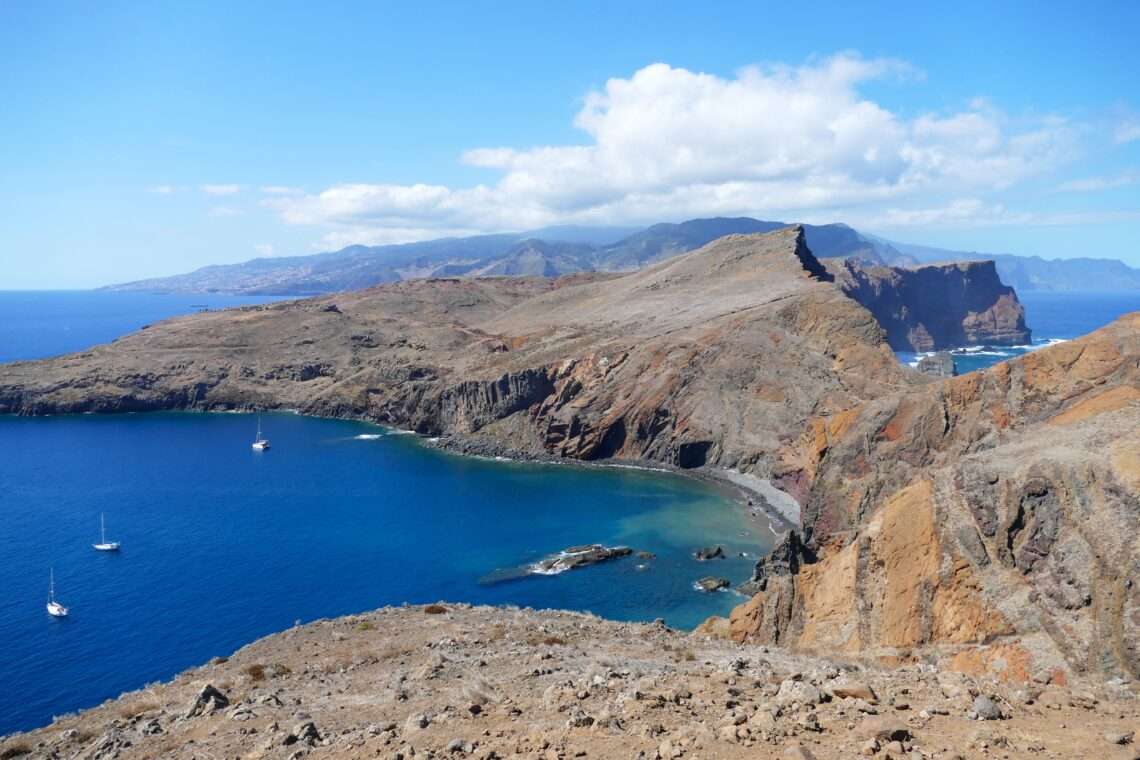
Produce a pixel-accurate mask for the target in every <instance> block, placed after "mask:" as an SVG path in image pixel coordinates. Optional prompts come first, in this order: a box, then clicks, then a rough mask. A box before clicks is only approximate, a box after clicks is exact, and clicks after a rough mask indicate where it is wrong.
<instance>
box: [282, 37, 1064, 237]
mask: <svg viewBox="0 0 1140 760" xmlns="http://www.w3.org/2000/svg"><path fill="white" fill-rule="evenodd" d="M884 78H891V79H903V80H918V79H921V74H920V73H919V72H916V71H915V70H914V69H913V68H912V67H910V66H908V65H907V64H906V63H903V62H900V61H895V60H889V59H874V60H868V59H864V58H861V57H859V56H858V55H854V54H841V55H837V56H834V57H831V58H827V59H823V60H819V61H814V62H811V63H809V64H806V65H803V66H796V67H792V66H765V67H749V68H745V69H742V70H741V71H739V72H738V73H737V74H736V75H735V76H733V77H721V76H716V75H712V74H706V73H700V72H694V71H689V70H687V69H684V68H676V67H672V66H669V65H666V64H663V63H657V64H653V65H650V66H646V67H645V68H642V69H640V70H639V71H637V72H635V73H634V74H633V75H632V76H631V77H629V78H615V79H611V80H609V81H608V82H606V84H605V86H604V87H603V88H602V89H600V90H598V91H595V92H590V93H588V94H587V95H586V97H585V100H584V103H583V106H582V108H581V110H580V111H579V113H578V114H577V116H576V118H575V120H574V125H575V126H576V127H577V128H578V129H579V130H581V132H582V133H583V136H584V137H585V140H584V141H583V144H580V145H549V146H539V147H532V148H515V147H505V146H500V147H484V148H475V149H472V150H469V151H467V152H465V153H464V154H463V155H462V157H461V158H462V161H463V162H464V163H466V164H468V165H471V166H476V167H481V168H484V169H490V170H493V171H496V172H498V173H499V176H498V178H497V180H496V181H495V182H494V183H492V184H484V185H477V186H474V187H462V188H454V187H448V186H445V185H436V184H414V185H398V184H344V185H336V186H333V187H330V188H327V189H325V190H323V191H321V192H319V193H315V194H303V195H297V196H294V197H280V198H273V199H270V200H269V201H267V202H268V203H270V204H272V205H274V206H275V207H276V208H278V209H279V210H280V212H281V214H282V216H283V218H284V219H285V220H286V221H287V222H290V223H293V224H309V225H319V226H322V227H324V228H326V229H328V230H329V240H330V242H331V241H333V240H334V239H339V240H343V239H344V235H345V234H352V235H360V236H362V237H360V238H357V239H358V240H365V239H367V240H372V241H375V240H377V239H385V240H389V241H390V240H391V239H392V238H394V237H398V238H399V239H405V240H407V239H415V238H418V237H434V236H439V235H440V234H444V233H445V232H453V231H457V230H464V231H492V230H503V229H525V228H528V227H536V226H542V225H546V224H554V223H577V224H597V223H632V222H651V221H660V220H662V219H670V218H674V219H676V218H685V217H692V216H699V215H714V214H751V215H758V216H767V217H779V216H783V217H786V218H805V217H806V216H807V215H808V214H809V213H810V212H812V211H813V210H814V211H820V210H826V211H827V212H828V213H831V214H832V217H833V219H834V218H842V217H843V215H844V212H845V211H851V212H852V213H854V211H857V210H858V209H860V208H861V207H864V206H866V205H867V204H888V203H892V202H899V201H902V200H906V199H914V198H922V197H931V196H934V195H937V194H941V195H943V196H949V197H951V198H952V197H955V196H961V194H963V193H975V192H987V191H991V192H992V191H998V190H1002V189H1004V188H1008V187H1010V186H1012V185H1015V184H1017V183H1020V182H1024V181H1025V180H1027V179H1029V178H1032V177H1035V176H1038V175H1041V174H1043V173H1046V172H1049V171H1051V170H1052V169H1054V168H1055V167H1057V166H1058V165H1061V164H1063V163H1065V162H1066V161H1068V160H1070V159H1071V158H1072V157H1073V155H1074V154H1075V152H1076V131H1077V130H1076V129H1074V128H1073V127H1072V126H1071V125H1069V124H1068V123H1067V122H1066V121H1065V120H1063V119H1060V118H1057V117H1044V118H1037V119H1035V120H1032V121H1016V120H1014V119H1011V118H1010V117H1008V116H1007V115H1005V114H1003V113H1002V112H1001V111H1000V110H998V109H997V108H995V107H994V106H993V105H991V104H990V103H988V102H986V101H982V100H977V101H973V102H971V103H968V104H966V105H965V106H964V107H963V108H962V109H961V110H959V111H957V112H952V113H927V114H922V115H918V116H915V117H909V118H908V117H906V116H904V115H902V114H899V113H896V112H894V111H892V110H890V109H888V108H886V107H885V106H883V105H881V104H879V103H877V102H875V101H873V100H871V99H869V98H867V97H865V96H864V95H863V94H862V93H861V88H863V87H864V86H865V85H866V84H868V83H869V82H872V81H874V80H881V79H884ZM880 207H881V206H880ZM950 208H951V209H953V208H954V205H953V204H950ZM958 208H959V209H960V211H961V212H962V213H965V212H967V211H969V208H968V207H966V206H959V207H958ZM974 210H975V211H980V209H978V208H976V207H975V208H974Z"/></svg>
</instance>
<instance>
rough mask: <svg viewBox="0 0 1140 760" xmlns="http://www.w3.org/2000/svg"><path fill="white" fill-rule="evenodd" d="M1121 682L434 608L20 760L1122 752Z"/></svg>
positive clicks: (216, 664)
mask: <svg viewBox="0 0 1140 760" xmlns="http://www.w3.org/2000/svg"><path fill="white" fill-rule="evenodd" d="M1138 728H1140V702H1137V700H1136V699H1135V698H1133V696H1132V693H1131V691H1130V689H1129V686H1126V685H1123V684H1120V683H1110V684H1083V683H1073V684H1069V685H1067V686H1057V685H1048V684H1041V683H1028V684H1019V685H1016V686H1011V685H1007V684H1002V683H998V682H996V681H992V680H988V679H981V678H973V677H969V676H965V675H962V674H960V673H953V672H946V671H942V670H939V669H938V668H936V667H934V666H931V665H924V664H915V665H910V666H907V667H903V668H896V669H889V670H888V669H883V668H881V667H878V666H875V665H870V664H867V663H864V662H860V661H859V660H856V659H846V658H842V657H831V658H809V657H804V656H801V655H796V654H793V653H790V652H788V651H785V650H782V649H777V648H770V647H764V646H755V645H738V644H733V643H729V642H726V641H724V640H723V639H721V638H717V637H715V636H713V637H710V636H709V635H707V632H706V631H697V632H696V633H694V634H686V633H682V632H677V631H672V630H669V629H667V628H665V627H664V626H661V625H657V624H627V623H615V622H608V621H604V620H600V619H598V618H594V617H591V616H588V615H582V614H575V613H566V612H535V611H530V610H519V609H514V608H492V607H475V608H472V607H467V606H463V605H451V604H437V605H428V606H426V607H405V608H388V609H382V610H379V611H376V612H372V613H368V614H365V615H358V616H352V617H345V618H340V619H337V620H325V621H318V622H315V623H312V624H309V625H305V626H301V627H296V628H293V629H290V630H288V631H285V632H283V633H280V634H277V635H274V636H270V637H268V638H265V639H262V640H260V641H257V642H254V643H253V644H250V645H248V646H246V647H243V648H242V649H241V650H239V651H238V652H236V653H234V654H232V655H231V656H229V657H228V658H227V657H218V658H216V659H215V660H214V661H213V662H211V663H210V664H207V665H204V666H202V667H200V668H196V669H193V670H189V671H187V672H185V673H183V674H182V675H180V676H178V677H177V678H175V679H174V680H173V681H171V682H170V683H167V684H157V685H153V686H150V687H148V688H146V689H143V690H140V691H137V692H133V693H130V694H126V695H124V696H122V697H121V698H119V699H117V700H113V701H110V702H107V703H105V704H103V705H102V706H100V707H97V708H95V709H92V710H88V711H85V712H83V713H81V714H78V715H70V716H63V717H60V718H57V719H56V721H55V722H54V723H53V724H52V725H50V726H48V727H46V728H43V729H40V730H37V731H32V732H30V733H27V734H22V735H14V736H10V737H8V738H7V739H4V740H0V757H3V758H13V757H37V758H84V759H87V760H101V759H102V758H122V759H124V760H126V759H128V758H158V757H162V758H217V759H219V760H220V759H221V758H303V757H312V758H364V757H379V758H385V759H387V760H391V759H393V758H403V759H404V760H411V759H412V758H420V759H422V758H464V757H471V758H541V759H542V760H546V759H549V760H557V759H566V758H654V759H656V758H693V759H696V758H710V759H711V758H793V759H795V760H805V759H807V758H819V760H829V759H831V758H855V757H877V758H909V759H912V760H917V759H918V758H945V759H947V760H949V759H950V758H984V757H993V758H1012V757H1017V758H1021V757H1029V758H1087V757H1097V758H1104V759H1105V760H1113V759H1114V758H1121V759H1124V758H1136V757H1138V756H1140V755H1138V754H1137V745H1136V744H1134V743H1133V742H1134V737H1135V732H1136V730H1137V729H1138Z"/></svg>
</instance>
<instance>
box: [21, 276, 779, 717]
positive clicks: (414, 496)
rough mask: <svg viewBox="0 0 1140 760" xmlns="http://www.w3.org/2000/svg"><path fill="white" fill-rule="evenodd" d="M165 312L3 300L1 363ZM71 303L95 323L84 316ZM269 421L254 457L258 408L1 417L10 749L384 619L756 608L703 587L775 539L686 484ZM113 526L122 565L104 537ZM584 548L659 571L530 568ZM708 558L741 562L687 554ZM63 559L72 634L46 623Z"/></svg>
mask: <svg viewBox="0 0 1140 760" xmlns="http://www.w3.org/2000/svg"><path fill="white" fill-rule="evenodd" d="M120 297H122V299H123V300H122V302H120V303H118V304H116V301H118V300H119V298H120ZM154 298H156V297H150V298H148V299H138V300H136V296H135V294H107V293H99V294H93V298H92V301H91V302H86V301H85V300H84V299H83V298H81V297H80V296H79V295H77V294H75V293H66V294H50V295H41V296H40V297H39V298H31V297H29V296H28V295H27V294H20V295H19V296H17V297H16V298H12V297H11V295H10V294H0V314H3V315H4V317H3V318H2V319H0V324H2V325H3V327H2V328H0V329H2V333H0V334H2V335H3V336H4V339H6V338H8V337H9V336H12V335H16V336H20V339H19V342H18V343H15V344H14V343H7V344H0V345H2V349H0V353H3V355H4V356H6V357H7V358H10V359H12V358H32V357H33V356H35V355H37V354H50V353H58V352H59V351H61V350H76V349H80V348H85V347H87V346H89V345H92V344H94V343H97V342H99V341H103V340H108V339H110V338H113V337H114V332H113V330H114V328H112V327H111V325H113V324H118V325H122V326H125V328H126V329H128V330H129V329H133V328H135V327H138V326H141V325H142V324H145V323H147V322H150V321H153V320H155V319H157V318H160V317H161V316H165V315H170V314H172V313H178V312H179V311H193V310H196V309H197V308H198V307H197V306H194V305H193V304H197V303H199V302H200V301H199V299H193V301H192V303H191V302H189V301H187V300H186V299H179V300H177V301H176V302H170V303H163V302H162V301H155V300H152V299H154ZM158 298H161V297H158ZM238 300H241V299H238ZM208 301H209V302H210V303H212V304H213V305H220V304H219V303H218V301H217V300H216V299H208ZM132 305H138V306H140V307H141V308H140V309H139V310H138V311H137V312H132V308H133V306H132ZM73 306H74V307H76V308H77V309H79V310H80V311H81V312H82V314H84V315H88V316H87V317H71V316H69V309H70V308H71V307H73ZM89 315H99V317H98V318H95V319H90V318H89ZM120 332H121V331H120ZM37 335H38V338H37V337H36V336H37ZM262 424H263V428H264V432H265V434H266V436H267V437H268V438H269V439H270V441H271V443H272V447H271V448H270V449H269V450H268V451H266V452H261V453H259V452H255V451H253V450H252V449H251V447H250V443H251V442H252V439H253V435H254V431H255V428H256V421H255V419H254V418H253V417H252V416H250V415H241V414H201V413H154V414H127V415H113V416H94V415H83V416H60V417H46V418H20V417H3V416H0V452H3V456H0V521H2V522H0V524H3V526H4V528H3V530H0V557H3V559H2V560H0V589H3V591H2V596H0V641H3V642H4V650H3V654H2V655H0V660H2V663H0V672H3V674H4V676H5V681H6V682H7V683H9V684H11V685H13V686H16V685H18V688H11V689H7V690H5V691H4V692H2V693H0V734H4V733H7V732H11V731H16V730H21V729H28V728H33V727H36V726H39V725H43V724H46V723H48V722H49V721H50V720H51V717H52V716H53V715H58V714H63V713H65V712H68V711H72V710H76V709H80V708H84V707H89V706H92V705H95V704H98V703H99V702H101V701H102V700H104V699H107V698H111V697H115V696H118V695H119V694H120V693H122V692H123V691H125V690H130V689H137V688H140V687H142V686H143V685H145V684H146V683H148V682H151V681H155V680H160V679H166V678H169V677H171V676H173V675H174V674H176V673H178V672H179V671H181V670H183V669H185V668H187V667H191V666H193V665H198V664H201V663H203V662H205V661H207V660H209V659H210V658H211V657H214V656H216V655H226V654H229V653H231V652H233V651H234V650H235V649H237V648H239V647H241V646H242V645H244V644H246V643H248V642H250V641H252V640H254V639H256V638H258V637H260V636H263V635H266V634H269V633H273V632H276V631H280V630H282V629H285V628H288V627H289V626H291V625H293V623H294V622H295V621H298V620H300V621H311V620H314V619H317V618H323V617H331V616H336V615H344V614H348V613H353V612H360V611H365V610H369V609H374V608H376V607H380V606H383V605H390V604H402V603H405V602H408V603H427V602H434V601H438V600H450V601H459V602H471V603H488V604H516V605H521V606H529V607H536V608H562V609H573V610H583V611H591V612H594V613H596V614H599V615H602V616H605V617H608V618H615V619H623V620H653V619H654V618H657V617H662V618H664V619H665V620H666V622H667V623H669V624H670V625H673V626H677V627H681V628H689V627H692V626H695V625H697V624H699V623H700V622H701V621H702V620H704V619H705V618H707V617H708V616H710V615H717V614H719V615H723V614H727V613H728V612H729V611H730V610H731V609H732V607H733V606H735V605H736V604H739V603H740V602H741V601H742V598H741V597H740V596H739V595H737V594H736V593H735V592H732V591H722V592H715V593H711V594H710V593H705V592H702V591H698V590H697V589H695V588H694V587H693V584H694V582H695V581H696V580H698V579H699V578H701V577H703V576H706V575H716V576H722V577H725V578H728V579H729V580H731V581H732V582H733V584H734V585H735V584H738V583H740V582H742V581H744V580H746V579H747V578H748V577H749V575H750V574H751V571H752V566H753V564H754V563H755V561H756V558H757V557H758V556H759V555H760V554H762V553H764V552H766V551H767V549H768V548H770V547H771V545H772V540H773V538H774V536H773V534H772V533H771V531H770V530H769V528H768V526H767V524H766V523H758V522H756V521H754V520H751V519H749V518H748V517H747V515H746V514H745V511H744V509H743V508H742V507H741V506H740V505H738V504H737V503H735V502H733V501H731V500H730V499H729V498H728V497H727V496H726V495H725V494H724V493H723V492H721V491H720V490H718V489H716V488H714V487H712V486H710V485H707V484H704V483H701V482H697V481H695V480H693V479H690V478H685V477H682V476H679V475H672V474H666V473H659V472H648V471H642V470H637V469H630V468H601V467H584V466H575V465H544V464H529V463H514V462H502V461H491V460H483V459H475V458H469V457H461V456H457V455H453V454H449V453H445V452H441V451H438V450H435V449H433V448H431V447H429V446H427V445H425V443H424V442H423V441H421V440H420V439H419V438H418V437H416V436H414V435H402V434H398V432H397V431H391V430H386V429H384V428H380V427H377V426H373V425H367V424H364V423H359V422H348V421H341V420H328V419H315V418H307V417H302V416H298V415H292V414H267V415H264V416H263V419H262ZM100 513H105V514H106V520H107V532H108V538H110V539H112V540H118V541H121V542H122V550H121V551H120V552H118V553H116V554H107V553H102V552H96V551H95V550H94V549H93V548H92V546H91V544H92V543H94V542H95V541H96V540H97V539H98V535H99V515H100ZM585 543H603V544H607V545H616V544H620V545H628V546H630V547H632V548H634V549H636V550H641V551H646V552H650V553H652V554H653V555H654V557H653V558H650V559H644V558H639V557H636V556H631V557H628V558H624V559H618V560H613V561H611V562H608V563H604V564H599V565H594V566H590V567H586V568H581V569H577V570H573V571H569V572H565V573H562V574H560V575H535V574H529V573H528V572H527V569H528V568H529V566H530V565H531V564H533V563H535V562H536V561H538V560H540V559H542V558H544V557H546V556H549V555H551V554H553V553H556V552H558V551H559V550H561V549H564V548H567V547H570V546H574V545H578V544H585ZM711 544H721V545H723V546H724V547H725V548H726V549H727V550H728V554H729V558H728V559H724V560H713V561H709V562H698V561H696V560H695V559H694V558H693V556H692V553H693V552H694V551H695V550H696V549H698V548H700V547H702V546H706V545H711ZM741 553H745V554H746V555H747V556H743V557H742V556H740V555H741ZM53 568H54V573H55V582H56V592H57V597H58V599H59V601H60V602H61V603H63V604H65V605H67V606H68V607H70V610H71V614H70V616H69V617H67V618H65V619H55V618H52V617H50V616H48V614H47V611H46V610H45V602H46V601H47V590H48V573H49V570H51V569H53Z"/></svg>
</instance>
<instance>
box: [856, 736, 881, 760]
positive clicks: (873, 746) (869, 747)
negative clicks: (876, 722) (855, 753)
mask: <svg viewBox="0 0 1140 760" xmlns="http://www.w3.org/2000/svg"><path fill="white" fill-rule="evenodd" d="M878 751H879V742H878V740H876V739H868V740H867V741H865V742H864V743H863V746H862V747H860V748H859V752H860V753H861V754H863V755H866V756H867V757H870V756H871V755H873V754H875V753H876V752H878Z"/></svg>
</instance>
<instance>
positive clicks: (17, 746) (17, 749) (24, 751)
mask: <svg viewBox="0 0 1140 760" xmlns="http://www.w3.org/2000/svg"><path fill="white" fill-rule="evenodd" d="M30 754H32V748H31V747H29V746H28V745H27V744H24V743H23V742H13V743H12V744H8V745H6V746H5V747H4V749H0V760H9V758H13V757H20V756H21V755H30Z"/></svg>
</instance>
